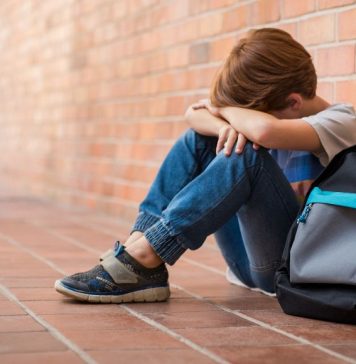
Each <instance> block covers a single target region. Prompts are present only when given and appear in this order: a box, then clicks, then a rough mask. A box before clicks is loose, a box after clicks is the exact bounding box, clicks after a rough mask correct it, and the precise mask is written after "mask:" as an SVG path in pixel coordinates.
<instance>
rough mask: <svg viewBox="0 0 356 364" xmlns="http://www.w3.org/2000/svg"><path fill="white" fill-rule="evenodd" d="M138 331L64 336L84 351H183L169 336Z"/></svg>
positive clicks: (90, 332)
mask: <svg viewBox="0 0 356 364" xmlns="http://www.w3.org/2000/svg"><path fill="white" fill-rule="evenodd" d="M147 327H148V328H145V329H140V330H110V331H109V330H104V331H103V330H101V329H100V328H99V329H98V330H96V331H87V332H85V334H84V335H83V331H76V330H72V331H66V332H65V335H66V337H68V338H69V339H70V340H72V341H73V342H75V343H76V344H77V345H79V346H80V347H81V348H83V349H84V350H142V349H177V348H178V349H182V348H183V349H185V348H186V346H185V345H184V344H183V343H181V342H180V341H178V340H176V339H174V338H172V337H171V336H169V335H167V334H165V333H163V332H161V331H159V330H155V329H150V328H149V326H147Z"/></svg>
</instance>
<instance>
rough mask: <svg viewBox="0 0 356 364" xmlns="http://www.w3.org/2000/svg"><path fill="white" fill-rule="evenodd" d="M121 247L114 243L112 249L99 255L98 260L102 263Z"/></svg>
mask: <svg viewBox="0 0 356 364" xmlns="http://www.w3.org/2000/svg"><path fill="white" fill-rule="evenodd" d="M121 246H122V244H121V243H120V242H119V241H115V244H114V247H113V249H109V250H107V251H106V252H105V253H103V254H101V255H100V258H99V260H100V262H102V261H103V260H105V259H106V258H108V257H109V256H110V255H113V254H115V253H116V252H117V251H118V250H119V249H121V248H120V247H121Z"/></svg>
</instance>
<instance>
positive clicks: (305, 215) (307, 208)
mask: <svg viewBox="0 0 356 364" xmlns="http://www.w3.org/2000/svg"><path fill="white" fill-rule="evenodd" d="M312 207H313V204H312V203H309V204H308V205H306V206H305V208H304V210H303V212H302V213H301V214H300V216H299V217H298V219H297V224H300V223H302V224H305V223H306V222H307V218H308V216H309V213H310V211H311V209H312Z"/></svg>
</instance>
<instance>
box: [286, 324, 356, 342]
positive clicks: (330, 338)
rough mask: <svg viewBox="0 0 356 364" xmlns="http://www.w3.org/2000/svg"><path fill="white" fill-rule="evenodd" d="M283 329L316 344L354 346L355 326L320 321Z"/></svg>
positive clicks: (355, 338) (355, 339)
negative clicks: (315, 323)
mask: <svg viewBox="0 0 356 364" xmlns="http://www.w3.org/2000/svg"><path fill="white" fill-rule="evenodd" d="M284 330H285V331H287V332H290V333H292V334H294V335H297V336H301V337H303V338H305V339H308V340H310V341H312V342H314V343H318V344H354V345H355V346H356V326H351V325H349V326H347V325H338V324H334V325H325V323H324V322H321V323H320V324H319V325H315V326H309V327H304V326H290V327H285V328H284Z"/></svg>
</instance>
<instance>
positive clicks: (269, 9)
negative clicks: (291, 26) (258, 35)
mask: <svg viewBox="0 0 356 364" xmlns="http://www.w3.org/2000/svg"><path fill="white" fill-rule="evenodd" d="M279 5H280V3H279V1H278V0H257V1H256V2H255V3H253V4H252V5H251V6H252V8H251V12H252V13H251V19H252V24H254V25H256V24H264V23H269V22H272V21H276V20H278V19H279V18H280V6H279Z"/></svg>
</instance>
